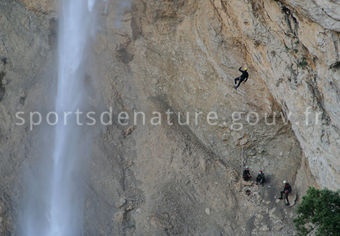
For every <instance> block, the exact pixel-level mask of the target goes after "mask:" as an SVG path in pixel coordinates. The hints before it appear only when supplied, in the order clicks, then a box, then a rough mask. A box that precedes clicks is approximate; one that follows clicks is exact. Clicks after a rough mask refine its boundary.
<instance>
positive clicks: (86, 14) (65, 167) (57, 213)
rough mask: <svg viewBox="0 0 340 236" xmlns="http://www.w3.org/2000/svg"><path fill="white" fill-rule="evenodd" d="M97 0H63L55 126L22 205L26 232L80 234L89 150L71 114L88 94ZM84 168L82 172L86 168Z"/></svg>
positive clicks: (62, 235)
mask: <svg viewBox="0 0 340 236" xmlns="http://www.w3.org/2000/svg"><path fill="white" fill-rule="evenodd" d="M94 4H95V0H88V1H84V0H61V5H60V6H61V7H60V16H59V35H58V83H57V96H56V101H55V109H56V112H57V114H58V117H59V122H58V124H57V125H56V126H55V130H54V132H53V133H54V138H52V140H53V143H52V145H51V146H52V147H51V150H50V153H49V155H46V156H44V158H50V160H49V162H47V163H48V165H46V161H44V163H45V164H42V166H43V167H40V168H41V169H44V172H45V173H44V174H43V179H32V180H29V182H30V184H32V185H34V183H35V182H37V183H39V184H37V183H35V184H36V185H39V186H38V187H36V190H31V191H32V192H34V191H39V193H38V194H40V196H39V197H38V198H39V200H38V198H37V199H34V198H35V197H36V195H38V194H37V193H33V194H31V196H30V198H31V199H29V200H27V201H28V205H27V206H25V208H26V210H25V214H24V215H25V216H24V220H23V223H22V226H21V232H20V234H21V235H24V236H77V235H82V234H83V215H84V213H83V207H84V201H83V198H84V196H83V195H84V189H83V188H84V187H83V186H84V181H83V180H82V179H83V177H84V176H83V172H84V170H81V166H82V164H81V162H82V158H84V157H85V156H86V155H87V153H89V151H90V150H88V149H89V147H88V145H87V144H85V140H84V137H86V128H84V127H82V126H79V125H77V119H75V116H69V117H70V118H68V116H65V114H66V113H72V114H74V113H76V112H77V110H78V109H79V108H81V107H82V105H83V100H84V98H85V97H86V96H85V95H86V92H85V88H84V77H85V69H86V65H85V62H86V56H87V50H86V49H87V47H88V46H89V37H90V33H91V32H92V30H91V26H92V19H93V17H92V11H93V8H94ZM85 172H86V171H85Z"/></svg>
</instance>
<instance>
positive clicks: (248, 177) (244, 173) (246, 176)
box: [242, 169, 251, 181]
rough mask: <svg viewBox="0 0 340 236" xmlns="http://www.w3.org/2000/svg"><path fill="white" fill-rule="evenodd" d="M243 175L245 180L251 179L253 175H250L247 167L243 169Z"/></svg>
mask: <svg viewBox="0 0 340 236" xmlns="http://www.w3.org/2000/svg"><path fill="white" fill-rule="evenodd" d="M242 177H243V180H244V181H248V180H250V179H251V175H250V172H249V170H247V169H246V170H244V171H243V175H242Z"/></svg>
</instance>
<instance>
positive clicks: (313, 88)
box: [306, 77, 331, 125]
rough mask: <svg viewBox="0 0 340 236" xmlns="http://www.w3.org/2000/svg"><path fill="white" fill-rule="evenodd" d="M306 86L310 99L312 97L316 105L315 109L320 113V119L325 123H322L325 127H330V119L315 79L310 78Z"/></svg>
mask: <svg viewBox="0 0 340 236" xmlns="http://www.w3.org/2000/svg"><path fill="white" fill-rule="evenodd" d="M306 84H307V87H308V89H309V91H310V92H311V94H312V97H313V100H314V102H315V104H316V105H317V107H318V108H319V109H320V110H321V112H322V116H321V119H322V120H323V121H324V122H325V123H324V124H325V125H330V122H331V118H330V116H329V114H328V113H327V111H326V109H325V105H324V100H323V98H322V94H321V92H320V90H319V88H318V86H317V82H316V77H314V78H312V79H311V80H309V81H306Z"/></svg>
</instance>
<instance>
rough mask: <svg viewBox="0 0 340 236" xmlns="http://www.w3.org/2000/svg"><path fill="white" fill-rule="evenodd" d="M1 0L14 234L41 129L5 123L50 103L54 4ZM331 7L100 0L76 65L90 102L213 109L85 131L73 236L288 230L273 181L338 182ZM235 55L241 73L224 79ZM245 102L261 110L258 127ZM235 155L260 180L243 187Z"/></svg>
mask: <svg viewBox="0 0 340 236" xmlns="http://www.w3.org/2000/svg"><path fill="white" fill-rule="evenodd" d="M0 6H1V7H0V12H1V14H0V15H1V16H0V27H1V32H6V33H5V34H0V56H1V61H0V70H1V71H0V80H1V84H0V108H1V110H0V118H1V122H0V132H1V133H0V134H1V135H0V144H1V146H0V154H1V164H0V168H1V172H0V174H1V180H0V186H1V188H0V191H1V195H0V196H3V197H2V198H1V199H0V204H1V205H0V206H1V211H0V214H1V215H0V217H2V218H1V219H3V220H2V221H1V223H0V225H1V227H0V230H1V232H11V233H12V234H14V235H15V233H16V232H17V223H16V222H18V217H19V216H20V214H21V213H22V212H20V205H21V204H22V196H23V192H24V191H23V189H24V188H25V182H24V180H23V179H21V178H20V177H18V176H21V172H22V171H23V169H25V168H27V167H28V168H31V169H32V170H36V169H37V167H36V165H35V164H36V163H38V161H39V158H38V157H39V156H41V153H42V151H40V148H39V147H41V146H44V145H42V144H41V143H45V142H44V140H48V134H45V136H41V132H39V129H38V130H35V131H33V132H31V131H30V130H29V127H28V126H27V125H26V126H20V127H17V126H15V123H14V121H15V116H14V114H15V112H16V111H18V110H24V111H26V112H29V111H32V110H34V109H40V110H46V109H49V108H50V106H51V104H53V91H54V89H53V88H54V86H55V75H56V71H55V48H56V47H55V46H56V26H57V18H56V12H57V9H56V7H57V6H56V2H54V1H45V0H42V1H40V0H39V1H38V0H37V1H26V0H22V1H21V0H20V1H9V0H4V1H1V3H0ZM337 8H338V4H337V3H336V2H334V1H293V0H286V1H274V0H242V1H240V0H230V1H225V0H204V1H195V0H176V1H169V0H161V1H160V0H147V1H144V0H134V1H129V4H125V5H124V4H122V3H121V2H120V1H110V0H109V1H107V3H105V2H102V3H101V4H99V5H98V10H99V13H100V14H99V16H98V19H97V21H98V32H97V38H96V40H95V42H94V48H93V57H92V58H91V62H92V63H90V64H91V65H93V66H90V67H89V68H88V69H89V71H88V75H87V76H88V78H87V79H88V83H89V86H90V87H92V90H90V91H92V92H91V93H89V98H90V99H89V100H91V101H92V104H91V106H93V107H95V108H94V109H96V111H104V110H106V109H107V108H108V107H109V106H112V107H113V113H114V115H117V114H118V113H119V112H120V111H127V112H129V114H132V113H133V111H135V110H137V111H144V112H145V113H146V114H147V116H148V115H150V114H151V113H152V112H153V111H159V112H161V113H162V114H163V115H165V112H166V111H167V110H168V109H170V110H171V111H172V112H174V114H175V115H174V116H173V119H174V120H176V114H178V113H182V114H184V112H190V113H191V114H192V113H194V112H196V111H198V112H202V114H203V117H204V116H206V115H207V114H208V113H209V112H210V111H215V112H217V113H218V115H219V117H218V120H217V124H216V125H208V124H207V122H206V121H204V120H200V122H199V124H198V125H194V124H193V123H190V124H189V125H187V126H179V125H173V126H169V125H167V124H166V121H165V120H163V122H162V125H161V126H152V125H150V124H147V125H141V124H138V125H137V126H136V127H132V126H130V125H129V126H126V127H122V126H120V125H119V124H118V123H117V122H115V123H114V124H113V125H112V126H108V127H103V128H99V129H98V130H96V136H95V137H96V138H95V140H94V143H93V158H91V160H90V162H89V166H90V168H89V170H88V172H89V173H88V178H86V179H85V180H84V186H85V188H86V189H87V196H86V198H87V201H86V209H85V221H86V222H85V234H86V235H111V234H114V235H124V234H125V235H174V234H180V235H190V234H191V235H232V234H234V235H249V234H252V235H292V234H293V233H294V229H293V225H292V221H291V219H292V217H294V214H295V213H294V211H295V209H294V208H286V207H285V206H283V204H282V202H276V201H275V198H276V197H277V196H278V192H279V191H280V189H281V187H282V186H281V181H282V180H283V179H286V180H288V181H289V182H290V183H291V184H292V185H293V189H294V193H296V194H297V195H298V196H301V195H302V194H303V193H304V192H305V190H306V187H307V186H313V185H314V186H315V185H319V186H320V187H328V188H331V189H338V188H339V185H340V183H339V179H340V178H339V175H340V174H339V173H340V170H339V169H340V167H339V165H340V163H339V158H338V156H337V155H338V153H339V127H340V124H339V122H340V120H339V111H340V108H339V103H338V101H339V95H340V94H339V89H338V87H339V86H340V85H339V80H340V79H339V77H340V72H339V71H340V67H339V63H340V62H339V61H340V60H339V50H338V48H339V21H338V15H337V12H338V11H337ZM117 9H119V12H124V14H118V15H117ZM241 65H244V66H247V67H248V68H249V72H250V79H249V80H248V82H247V83H245V84H243V85H242V86H241V87H240V89H239V90H238V91H235V90H234V89H233V79H234V78H235V77H237V76H239V72H238V68H239V67H240V66H241ZM51 91H52V92H51ZM308 107H310V112H311V113H313V114H311V115H310V122H313V121H315V119H314V117H315V113H316V112H319V113H320V115H319V117H320V121H319V123H318V124H311V125H308V126H306V125H304V123H305V121H306V120H305V114H304V112H305V111H306V109H307V108H308ZM235 111H237V112H243V115H242V117H241V119H240V122H241V124H242V125H243V129H242V130H240V131H237V130H233V129H232V128H231V126H232V125H233V122H232V114H233V112H235ZM249 112H256V113H258V114H259V122H258V124H257V125H250V124H249V122H247V120H246V117H247V114H248V113H249ZM290 113H292V115H289V114H290ZM266 116H269V120H270V121H273V120H274V119H275V120H276V123H275V124H273V125H270V126H269V125H268V124H266V121H267V120H266V119H265V118H266ZM163 117H164V116H163ZM148 118H149V117H148ZM283 118H286V119H287V118H288V119H289V122H288V121H287V120H285V119H283ZM45 146H47V145H45ZM45 151H46V150H45ZM47 151H48V150H47ZM245 164H247V165H249V166H250V168H251V171H252V174H253V175H256V172H257V170H259V169H262V170H264V172H265V174H266V176H267V177H268V184H267V185H266V186H265V187H260V186H244V185H243V184H242V183H241V180H240V173H241V171H242V168H243V166H244V165H245ZM37 170H39V169H37ZM314 179H315V181H316V182H315V181H314ZM38 187H39V186H38ZM247 190H250V194H249V195H247V194H246V191H247ZM248 193H249V192H248ZM3 209H5V210H3Z"/></svg>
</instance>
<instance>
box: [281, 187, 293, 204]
mask: <svg viewBox="0 0 340 236" xmlns="http://www.w3.org/2000/svg"><path fill="white" fill-rule="evenodd" d="M291 192H292V186H290V184H289V183H286V184H285V186H284V188H283V191H281V197H280V199H282V196H283V195H284V199H285V200H286V201H287V203H286V204H287V205H290V204H289V200H288V194H290V193H291Z"/></svg>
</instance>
